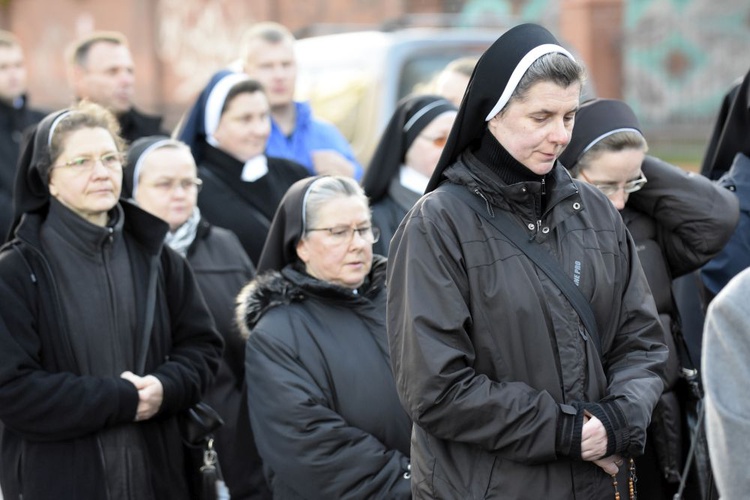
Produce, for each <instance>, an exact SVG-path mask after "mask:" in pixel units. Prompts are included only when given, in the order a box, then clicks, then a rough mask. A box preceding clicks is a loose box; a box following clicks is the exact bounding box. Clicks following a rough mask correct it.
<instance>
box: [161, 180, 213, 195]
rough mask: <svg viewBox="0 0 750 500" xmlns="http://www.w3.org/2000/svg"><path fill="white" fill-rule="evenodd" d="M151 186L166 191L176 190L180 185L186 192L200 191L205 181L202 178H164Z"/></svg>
mask: <svg viewBox="0 0 750 500" xmlns="http://www.w3.org/2000/svg"><path fill="white" fill-rule="evenodd" d="M151 187H152V188H154V189H157V190H159V191H162V192H164V193H165V194H166V193H172V192H174V191H175V190H176V189H177V188H178V187H179V188H182V190H183V191H185V192H190V191H193V190H196V191H200V190H201V188H202V187H203V181H202V180H200V179H164V180H161V181H159V182H155V183H153V184H151Z"/></svg>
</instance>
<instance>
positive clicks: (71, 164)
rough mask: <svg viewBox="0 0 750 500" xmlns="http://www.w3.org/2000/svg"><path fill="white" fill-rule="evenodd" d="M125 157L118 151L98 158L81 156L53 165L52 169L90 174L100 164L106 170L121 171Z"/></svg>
mask: <svg viewBox="0 0 750 500" xmlns="http://www.w3.org/2000/svg"><path fill="white" fill-rule="evenodd" d="M124 161H125V155H124V154H123V153H120V152H119V151H113V152H111V153H104V154H103V155H101V156H100V157H98V158H97V157H95V156H91V155H81V156H77V157H75V158H73V159H72V160H68V161H66V162H63V163H60V164H57V165H54V166H53V167H52V168H68V169H70V170H72V171H74V172H91V171H92V170H94V167H95V166H96V164H97V163H101V164H102V165H103V166H104V168H106V169H107V170H121V169H122V165H123V162H124Z"/></svg>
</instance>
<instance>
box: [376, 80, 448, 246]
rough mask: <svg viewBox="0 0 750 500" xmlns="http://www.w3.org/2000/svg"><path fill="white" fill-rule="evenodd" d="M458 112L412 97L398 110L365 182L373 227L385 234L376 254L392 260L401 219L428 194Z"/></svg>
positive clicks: (427, 97)
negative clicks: (393, 239)
mask: <svg viewBox="0 0 750 500" xmlns="http://www.w3.org/2000/svg"><path fill="white" fill-rule="evenodd" d="M456 112H457V108H456V107H455V106H454V105H453V104H451V103H450V102H448V101H447V100H445V99H443V98H442V97H439V96H432V95H417V96H412V97H407V98H405V99H403V100H402V101H401V102H400V103H399V104H398V106H397V107H396V111H395V112H394V113H393V116H392V117H391V120H390V121H389V122H388V125H387V126H386V128H385V131H383V135H382V137H381V138H380V142H379V143H378V146H377V148H376V149H375V154H374V155H373V158H372V160H371V161H370V165H369V167H368V169H367V172H366V173H365V177H364V179H363V180H362V187H363V188H364V190H365V193H366V194H367V196H368V197H369V198H370V205H371V206H372V223H373V225H375V226H376V227H378V228H379V229H380V240H379V241H378V242H377V243H375V245H374V246H373V251H374V252H375V253H377V254H379V255H385V256H387V255H388V244H389V243H390V241H391V237H393V233H395V232H396V228H398V225H399V224H400V223H401V219H403V218H404V215H406V212H408V211H409V210H410V209H411V207H412V206H413V205H414V203H416V201H417V200H418V199H419V197H420V196H422V194H423V193H424V190H425V188H426V187H427V182H428V181H429V180H430V176H431V175H432V172H433V170H435V165H437V162H438V159H440V153H442V152H443V146H445V142H446V140H447V139H448V133H449V132H450V130H451V127H452V126H453V121H454V120H455V119H456Z"/></svg>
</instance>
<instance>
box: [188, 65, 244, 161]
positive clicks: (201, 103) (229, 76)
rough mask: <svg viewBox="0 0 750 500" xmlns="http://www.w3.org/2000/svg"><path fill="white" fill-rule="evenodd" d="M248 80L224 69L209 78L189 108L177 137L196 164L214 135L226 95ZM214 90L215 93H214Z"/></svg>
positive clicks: (241, 74)
mask: <svg viewBox="0 0 750 500" xmlns="http://www.w3.org/2000/svg"><path fill="white" fill-rule="evenodd" d="M249 79H250V77H249V76H247V75H245V74H243V73H237V72H235V71H230V70H226V69H225V70H221V71H219V72H217V73H215V74H214V75H213V76H212V77H211V80H209V82H208V84H207V85H206V87H205V88H204V89H203V91H201V93H200V95H198V99H197V100H196V101H195V104H193V107H192V108H190V111H189V112H188V115H187V118H186V119H185V122H184V124H183V125H182V126H181V128H180V131H179V134H178V137H179V139H180V140H181V141H182V142H184V143H185V144H187V145H188V146H190V151H191V152H192V153H193V158H195V162H196V163H197V164H200V163H201V161H202V160H203V151H204V145H205V144H206V142H207V140H208V136H209V135H211V134H213V133H214V130H215V128H216V125H218V119H219V116H220V115H221V109H222V108H223V107H224V102H225V101H226V98H227V93H228V92H229V90H230V89H231V88H232V87H233V86H234V85H235V84H237V83H239V82H240V81H242V80H249ZM214 90H216V91H217V92H216V93H214ZM217 113H218V114H217ZM206 118H208V121H209V122H211V123H212V124H213V130H206V128H207V127H206V125H207V123H206ZM214 122H215V123H214Z"/></svg>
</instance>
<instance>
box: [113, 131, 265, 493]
mask: <svg viewBox="0 0 750 500" xmlns="http://www.w3.org/2000/svg"><path fill="white" fill-rule="evenodd" d="M200 188H201V180H200V179H199V178H198V169H197V167H196V166H195V160H194V159H193V155H192V154H191V153H190V148H189V147H188V146H187V145H186V144H185V143H183V142H180V141H177V140H174V139H170V138H169V137H164V136H150V137H143V138H141V139H138V140H136V141H135V142H134V143H133V144H132V145H131V146H130V149H129V151H128V163H127V168H126V169H125V172H124V180H123V197H125V198H132V199H133V201H135V202H136V203H137V204H138V206H139V207H141V208H142V209H144V210H146V211H147V212H150V213H152V214H153V215H156V216H157V217H159V218H160V219H162V220H164V221H166V222H167V223H168V224H169V232H168V233H167V235H166V239H165V242H166V244H167V245H168V246H169V247H170V248H172V249H173V250H174V251H175V252H177V253H179V254H180V255H182V256H183V257H185V258H186V259H187V261H188V262H189V263H190V267H191V269H192V270H193V273H194V274H195V278H196V281H197V282H198V286H199V287H200V289H201V292H203V296H204V298H205V299H206V304H207V305H208V308H209V309H210V311H211V315H212V316H213V318H214V321H215V322H216V327H217V329H218V330H219V333H221V336H222V337H223V339H224V344H225V349H224V357H223V359H222V362H221V363H220V364H219V371H218V373H217V375H216V380H215V381H214V383H213V384H212V385H211V386H209V387H208V389H207V390H206V394H205V397H204V398H203V401H204V402H206V403H208V404H209V405H210V406H211V407H212V408H214V409H215V410H216V411H217V412H218V413H219V414H220V415H221V417H222V419H223V420H224V425H222V426H221V427H220V428H219V429H217V430H216V431H214V437H215V439H216V443H215V445H216V450H217V452H218V455H219V463H220V465H221V471H222V474H223V477H224V481H225V482H226V485H227V487H228V488H229V492H230V494H231V496H232V498H234V499H248V498H262V497H264V495H265V497H266V498H267V497H268V496H269V495H268V488H267V487H266V485H265V480H264V479H263V473H262V469H261V464H260V458H259V457H258V452H257V451H256V449H255V443H254V440H253V436H252V432H251V430H250V420H249V417H248V414H247V392H246V391H245V363H244V362H245V342H244V340H243V339H242V338H241V337H240V334H239V331H238V329H237V327H236V325H235V324H234V300H235V297H236V296H237V293H238V292H239V291H240V289H241V288H242V287H243V286H244V285H245V284H246V283H247V282H248V281H250V280H251V279H252V278H253V277H254V276H255V268H254V267H253V264H252V262H250V259H249V258H248V256H247V254H245V251H244V250H243V248H242V245H241V244H240V242H239V240H238V239H237V236H235V234H234V233H232V232H231V231H229V230H228V229H223V228H220V227H216V226H214V225H211V224H210V223H209V222H208V221H207V220H206V219H205V218H204V217H203V216H202V215H201V211H200V209H199V208H198V206H197V201H198V192H199V191H200Z"/></svg>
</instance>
